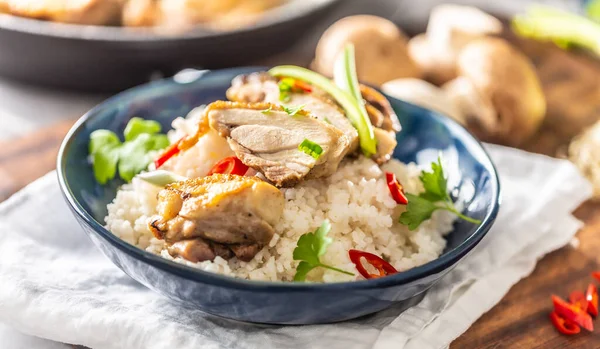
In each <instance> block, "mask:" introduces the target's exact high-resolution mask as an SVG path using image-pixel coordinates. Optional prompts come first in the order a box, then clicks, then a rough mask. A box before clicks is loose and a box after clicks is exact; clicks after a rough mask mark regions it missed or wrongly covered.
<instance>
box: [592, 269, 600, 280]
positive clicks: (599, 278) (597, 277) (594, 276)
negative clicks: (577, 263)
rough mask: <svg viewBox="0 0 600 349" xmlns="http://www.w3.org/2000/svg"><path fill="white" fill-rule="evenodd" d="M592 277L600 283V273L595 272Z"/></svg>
mask: <svg viewBox="0 0 600 349" xmlns="http://www.w3.org/2000/svg"><path fill="white" fill-rule="evenodd" d="M592 277H593V278H594V279H596V280H598V281H600V271H595V272H593V273H592Z"/></svg>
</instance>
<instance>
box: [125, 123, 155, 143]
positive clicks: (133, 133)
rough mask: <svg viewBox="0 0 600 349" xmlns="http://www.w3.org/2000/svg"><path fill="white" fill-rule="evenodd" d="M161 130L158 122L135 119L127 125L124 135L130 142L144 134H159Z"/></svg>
mask: <svg viewBox="0 0 600 349" xmlns="http://www.w3.org/2000/svg"><path fill="white" fill-rule="evenodd" d="M161 128H162V127H161V126H160V124H159V123H158V122H157V121H154V120H144V119H142V118H138V117H134V118H131V120H129V122H128V123H127V126H126V127H125V131H124V132H123V135H124V136H125V141H126V142H128V141H132V140H134V139H135V138H136V137H137V136H139V135H141V134H143V133H147V134H151V135H153V134H156V133H159V132H160V130H161Z"/></svg>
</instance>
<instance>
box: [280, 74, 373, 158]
mask: <svg viewBox="0 0 600 349" xmlns="http://www.w3.org/2000/svg"><path fill="white" fill-rule="evenodd" d="M269 73H270V74H271V75H273V76H286V77H292V78H295V79H298V80H302V81H305V82H308V83H309V84H312V85H315V86H316V87H318V88H320V89H321V90H324V91H325V92H327V93H328V94H330V95H331V96H332V97H333V98H334V99H335V100H336V101H337V102H338V103H339V104H340V105H341V106H342V108H344V110H345V111H346V116H347V117H348V119H350V122H351V123H352V125H354V127H355V128H356V130H357V131H358V137H359V141H360V147H361V149H362V151H363V153H364V154H365V155H366V156H371V155H373V154H375V153H376V152H377V140H376V139H375V134H374V133H373V125H371V120H370V119H369V116H368V115H364V114H362V112H361V110H360V107H359V105H358V102H357V101H356V99H355V98H354V97H352V96H351V95H349V94H348V93H347V92H345V91H343V90H341V89H340V88H339V87H337V86H336V85H335V84H334V83H333V82H332V81H331V80H329V79H327V78H326V77H324V76H322V75H321V74H318V73H315V72H313V71H311V70H308V69H306V68H302V67H298V66H294V65H280V66H277V67H275V68H272V69H271V70H269Z"/></svg>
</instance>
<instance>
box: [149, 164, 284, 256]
mask: <svg viewBox="0 0 600 349" xmlns="http://www.w3.org/2000/svg"><path fill="white" fill-rule="evenodd" d="M283 205H284V198H283V194H282V193H281V192H280V191H279V190H278V189H277V188H275V187H274V186H272V185H270V184H268V183H266V182H264V181H262V180H260V179H258V178H256V177H242V176H235V175H220V174H215V175H212V176H209V177H202V178H195V179H189V180H187V181H184V182H177V183H173V184H169V185H167V186H166V187H165V189H163V190H161V191H160V192H159V194H158V207H157V209H158V215H156V216H154V217H152V218H151V220H150V223H149V228H150V230H151V231H152V232H153V234H154V235H155V236H156V237H157V238H159V239H164V240H165V241H166V242H167V243H169V244H171V246H170V249H169V251H170V253H171V254H172V255H177V256H181V257H183V258H186V259H189V260H193V261H201V260H211V259H214V258H215V257H216V256H221V257H223V258H227V257H231V254H229V252H227V251H226V250H227V249H228V250H231V252H232V254H234V255H235V256H236V257H238V258H239V259H240V260H243V261H248V260H250V259H252V258H253V257H254V255H255V254H256V253H257V252H258V251H260V249H261V248H262V247H264V246H265V245H266V244H268V243H269V241H271V238H272V237H273V234H274V231H273V225H274V224H275V223H276V222H277V221H278V220H279V218H280V217H281V214H282V213H283ZM209 250H210V251H209Z"/></svg>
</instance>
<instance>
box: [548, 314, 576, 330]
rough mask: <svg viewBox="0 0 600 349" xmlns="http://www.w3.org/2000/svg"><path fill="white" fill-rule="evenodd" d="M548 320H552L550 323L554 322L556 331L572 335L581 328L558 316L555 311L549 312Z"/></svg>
mask: <svg viewBox="0 0 600 349" xmlns="http://www.w3.org/2000/svg"><path fill="white" fill-rule="evenodd" d="M550 321H552V324H554V327H555V328H556V329H557V330H558V332H560V333H562V334H566V335H573V334H577V333H579V332H581V328H579V326H577V324H576V323H574V322H573V321H569V320H566V319H565V318H562V317H560V315H558V314H557V313H556V311H553V312H551V313H550Z"/></svg>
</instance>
